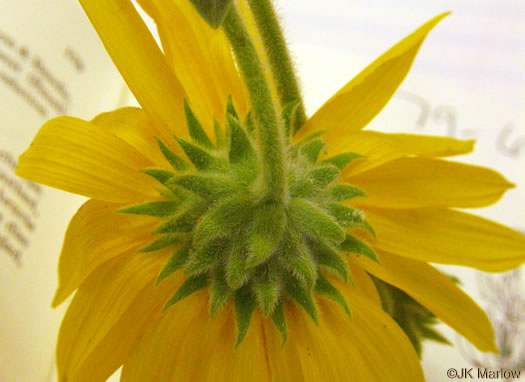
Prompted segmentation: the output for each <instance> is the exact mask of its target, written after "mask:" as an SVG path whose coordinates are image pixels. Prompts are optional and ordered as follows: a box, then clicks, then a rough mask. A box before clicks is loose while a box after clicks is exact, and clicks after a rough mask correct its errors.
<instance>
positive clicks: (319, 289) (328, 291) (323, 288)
mask: <svg viewBox="0 0 525 382" xmlns="http://www.w3.org/2000/svg"><path fill="white" fill-rule="evenodd" d="M315 292H316V293H317V294H319V295H321V296H325V297H328V298H330V299H332V300H334V301H335V302H337V303H338V304H339V305H341V306H342V307H343V309H344V310H345V312H346V313H347V314H348V317H349V318H351V315H350V308H348V304H347V303H346V300H345V298H344V297H343V295H342V294H341V293H339V291H338V290H337V289H336V288H335V287H334V286H333V285H332V284H330V282H329V281H328V280H327V279H326V278H325V277H324V276H323V274H322V273H319V277H318V279H317V283H316V284H315Z"/></svg>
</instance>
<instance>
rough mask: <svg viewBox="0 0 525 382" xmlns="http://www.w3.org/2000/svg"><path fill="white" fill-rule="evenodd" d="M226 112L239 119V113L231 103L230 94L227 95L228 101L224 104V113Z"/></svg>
mask: <svg viewBox="0 0 525 382" xmlns="http://www.w3.org/2000/svg"><path fill="white" fill-rule="evenodd" d="M228 114H230V115H231V116H233V117H235V118H236V119H237V120H238V119H239V115H238V114H237V111H236V110H235V106H234V105H233V97H232V95H231V94H230V95H229V96H228V103H227V104H226V115H228Z"/></svg>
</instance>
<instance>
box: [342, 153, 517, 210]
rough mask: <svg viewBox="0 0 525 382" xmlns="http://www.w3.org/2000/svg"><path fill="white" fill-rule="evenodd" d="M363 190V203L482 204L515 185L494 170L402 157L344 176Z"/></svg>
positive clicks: (400, 205)
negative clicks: (364, 194) (364, 193)
mask: <svg viewBox="0 0 525 382" xmlns="http://www.w3.org/2000/svg"><path fill="white" fill-rule="evenodd" d="M345 180H347V181H348V182H349V183H351V184H355V185H356V186H359V187H361V188H362V189H363V190H365V192H366V195H367V197H366V198H360V200H359V201H357V202H356V203H358V204H359V205H362V206H377V207H391V208H417V207H462V208H472V207H484V206H487V205H489V204H492V203H495V202H496V201H497V200H498V199H499V198H500V197H501V196H502V195H503V193H504V192H505V191H506V190H507V189H509V188H510V187H513V186H514V185H513V184H512V183H510V182H508V181H507V180H506V179H505V178H504V177H503V176H502V175H500V174H499V173H497V172H496V171H493V170H490V169H487V168H484V167H478V166H471V165H467V164H462V163H454V162H448V161H444V160H439V159H431V158H401V159H397V160H395V161H391V162H388V163H386V164H384V165H382V166H379V167H376V168H374V169H372V170H369V171H366V172H363V173H361V174H358V175H357V176H352V177H348V178H345Z"/></svg>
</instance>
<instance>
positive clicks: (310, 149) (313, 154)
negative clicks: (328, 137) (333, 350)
mask: <svg viewBox="0 0 525 382" xmlns="http://www.w3.org/2000/svg"><path fill="white" fill-rule="evenodd" d="M325 147H326V144H325V143H324V142H323V141H322V140H320V139H314V140H312V141H310V142H307V143H306V144H304V145H303V146H301V148H300V149H299V151H300V152H301V154H302V155H303V156H304V157H305V158H307V159H308V161H309V162H310V163H315V162H317V158H318V157H319V154H320V153H321V150H323V149H324V148H325Z"/></svg>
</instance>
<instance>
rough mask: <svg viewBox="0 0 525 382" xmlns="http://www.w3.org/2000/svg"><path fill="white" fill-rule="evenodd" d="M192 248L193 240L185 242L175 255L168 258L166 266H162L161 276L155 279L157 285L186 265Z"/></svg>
mask: <svg viewBox="0 0 525 382" xmlns="http://www.w3.org/2000/svg"><path fill="white" fill-rule="evenodd" d="M190 248H191V242H190V241H188V242H187V243H186V244H184V245H183V246H182V247H180V248H179V249H178V250H176V251H175V253H174V254H173V255H171V257H170V259H169V260H168V262H167V263H166V265H165V266H164V268H162V270H161V271H160V273H159V276H158V277H157V280H156V281H155V285H158V284H159V283H160V282H161V281H162V280H164V279H165V278H166V277H168V276H170V275H172V274H173V273H175V272H176V271H178V270H179V269H182V267H183V266H184V264H185V263H186V261H187V259H188V255H189V252H190Z"/></svg>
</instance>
